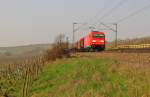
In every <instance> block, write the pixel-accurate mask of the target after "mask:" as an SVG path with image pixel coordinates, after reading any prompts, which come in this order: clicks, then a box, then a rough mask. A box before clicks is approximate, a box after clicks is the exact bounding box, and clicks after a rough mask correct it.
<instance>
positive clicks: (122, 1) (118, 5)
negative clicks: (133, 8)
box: [98, 0, 128, 22]
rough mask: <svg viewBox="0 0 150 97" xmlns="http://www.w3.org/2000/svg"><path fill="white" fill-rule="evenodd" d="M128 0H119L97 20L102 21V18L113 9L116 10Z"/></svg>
mask: <svg viewBox="0 0 150 97" xmlns="http://www.w3.org/2000/svg"><path fill="white" fill-rule="evenodd" d="M127 1H128V0H120V2H118V3H117V4H116V5H115V6H114V7H113V8H111V9H110V10H109V11H107V12H106V13H105V14H104V15H102V16H101V17H100V18H99V20H98V22H100V21H102V20H103V19H104V18H106V17H108V16H109V15H111V14H112V13H113V12H114V11H115V10H117V9H118V8H119V7H121V6H122V5H123V4H124V3H126V2H127Z"/></svg>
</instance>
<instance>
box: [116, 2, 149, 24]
mask: <svg viewBox="0 0 150 97" xmlns="http://www.w3.org/2000/svg"><path fill="white" fill-rule="evenodd" d="M148 9H150V4H149V5H148V6H145V7H143V8H141V9H139V10H137V11H135V12H133V13H131V14H129V15H128V16H126V17H123V18H121V19H120V20H118V21H117V23H120V22H123V21H125V20H127V19H129V18H130V17H133V16H135V15H137V14H139V13H141V12H143V11H146V10H148Z"/></svg>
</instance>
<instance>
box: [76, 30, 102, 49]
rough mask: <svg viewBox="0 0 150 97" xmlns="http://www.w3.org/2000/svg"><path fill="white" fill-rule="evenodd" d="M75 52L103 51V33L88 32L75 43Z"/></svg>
mask: <svg viewBox="0 0 150 97" xmlns="http://www.w3.org/2000/svg"><path fill="white" fill-rule="evenodd" d="M76 49H77V50H88V51H90V50H99V51H100V50H104V49H105V33H104V32H99V31H93V32H90V33H89V34H88V35H87V36H85V37H83V38H81V39H80V40H79V41H78V42H77V43H76Z"/></svg>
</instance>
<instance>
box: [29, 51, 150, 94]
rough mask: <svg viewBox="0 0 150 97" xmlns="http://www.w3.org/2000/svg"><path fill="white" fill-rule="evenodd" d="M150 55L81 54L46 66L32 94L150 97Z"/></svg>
mask: <svg viewBox="0 0 150 97" xmlns="http://www.w3.org/2000/svg"><path fill="white" fill-rule="evenodd" d="M149 75H150V54H149V53H148V54H146V53H77V54H73V55H72V58H69V59H65V58H64V59H61V60H56V61H55V62H53V63H51V64H47V65H45V67H44V70H43V72H42V73H40V74H39V76H38V78H37V79H36V80H34V81H33V84H32V86H31V87H30V96H32V97H150V77H149Z"/></svg>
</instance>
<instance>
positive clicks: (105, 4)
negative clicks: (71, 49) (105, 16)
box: [75, 0, 110, 32]
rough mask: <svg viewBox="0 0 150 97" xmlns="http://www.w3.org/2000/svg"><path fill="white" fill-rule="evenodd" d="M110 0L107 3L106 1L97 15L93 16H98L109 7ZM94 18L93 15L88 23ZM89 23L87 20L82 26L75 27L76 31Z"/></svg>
mask: <svg viewBox="0 0 150 97" xmlns="http://www.w3.org/2000/svg"><path fill="white" fill-rule="evenodd" d="M108 1H109V2H110V0H108ZM108 1H107V2H106V3H104V6H103V7H102V8H101V9H100V10H99V11H98V12H97V14H96V15H95V16H93V18H97V17H98V16H99V14H100V13H101V12H102V11H103V10H105V9H106V8H107V5H108ZM93 18H92V17H91V18H90V19H89V21H88V23H89V22H91V21H92V20H93ZM88 23H87V22H83V24H82V25H81V26H79V27H78V28H77V29H75V32H76V31H78V30H80V29H82V28H83V27H85V26H87V25H88Z"/></svg>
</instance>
